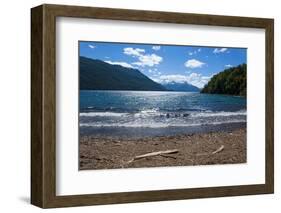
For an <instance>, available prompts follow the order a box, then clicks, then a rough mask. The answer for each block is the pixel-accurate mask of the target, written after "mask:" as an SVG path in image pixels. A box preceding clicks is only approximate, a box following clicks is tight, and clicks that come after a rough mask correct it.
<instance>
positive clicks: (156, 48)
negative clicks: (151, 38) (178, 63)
mask: <svg viewBox="0 0 281 213" xmlns="http://www.w3.org/2000/svg"><path fill="white" fill-rule="evenodd" d="M152 49H153V50H156V51H158V50H160V49H161V47H160V46H152Z"/></svg>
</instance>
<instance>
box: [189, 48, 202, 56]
mask: <svg viewBox="0 0 281 213" xmlns="http://www.w3.org/2000/svg"><path fill="white" fill-rule="evenodd" d="M199 52H201V48H199V49H197V50H194V51H189V52H188V55H190V56H192V55H196V54H197V53H199Z"/></svg>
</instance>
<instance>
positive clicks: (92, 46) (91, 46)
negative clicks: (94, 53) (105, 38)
mask: <svg viewBox="0 0 281 213" xmlns="http://www.w3.org/2000/svg"><path fill="white" fill-rule="evenodd" d="M88 47H90V48H91V49H95V48H96V46H94V45H92V44H89V45H88Z"/></svg>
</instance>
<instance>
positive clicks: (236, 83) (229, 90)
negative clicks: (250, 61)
mask: <svg viewBox="0 0 281 213" xmlns="http://www.w3.org/2000/svg"><path fill="white" fill-rule="evenodd" d="M201 93H211V94H227V95H240V96H246V94H247V65H246V64H241V65H239V66H236V67H232V68H229V69H226V70H224V71H222V72H220V73H218V74H216V75H214V76H213V77H212V78H211V80H210V81H209V82H208V84H206V85H205V87H204V88H203V89H202V90H201Z"/></svg>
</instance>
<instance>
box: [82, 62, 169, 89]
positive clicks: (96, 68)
mask: <svg viewBox="0 0 281 213" xmlns="http://www.w3.org/2000/svg"><path fill="white" fill-rule="evenodd" d="M79 69H80V70H79V71H80V90H142V91H166V89H165V88H164V87H163V86H162V85H160V84H158V83H156V82H154V81H152V80H151V79H150V78H148V77H147V76H145V75H144V74H142V73H141V72H140V71H139V70H137V69H132V68H125V67H122V66H120V65H111V64H108V63H106V62H104V61H101V60H95V59H90V58H85V57H80V61H79Z"/></svg>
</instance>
